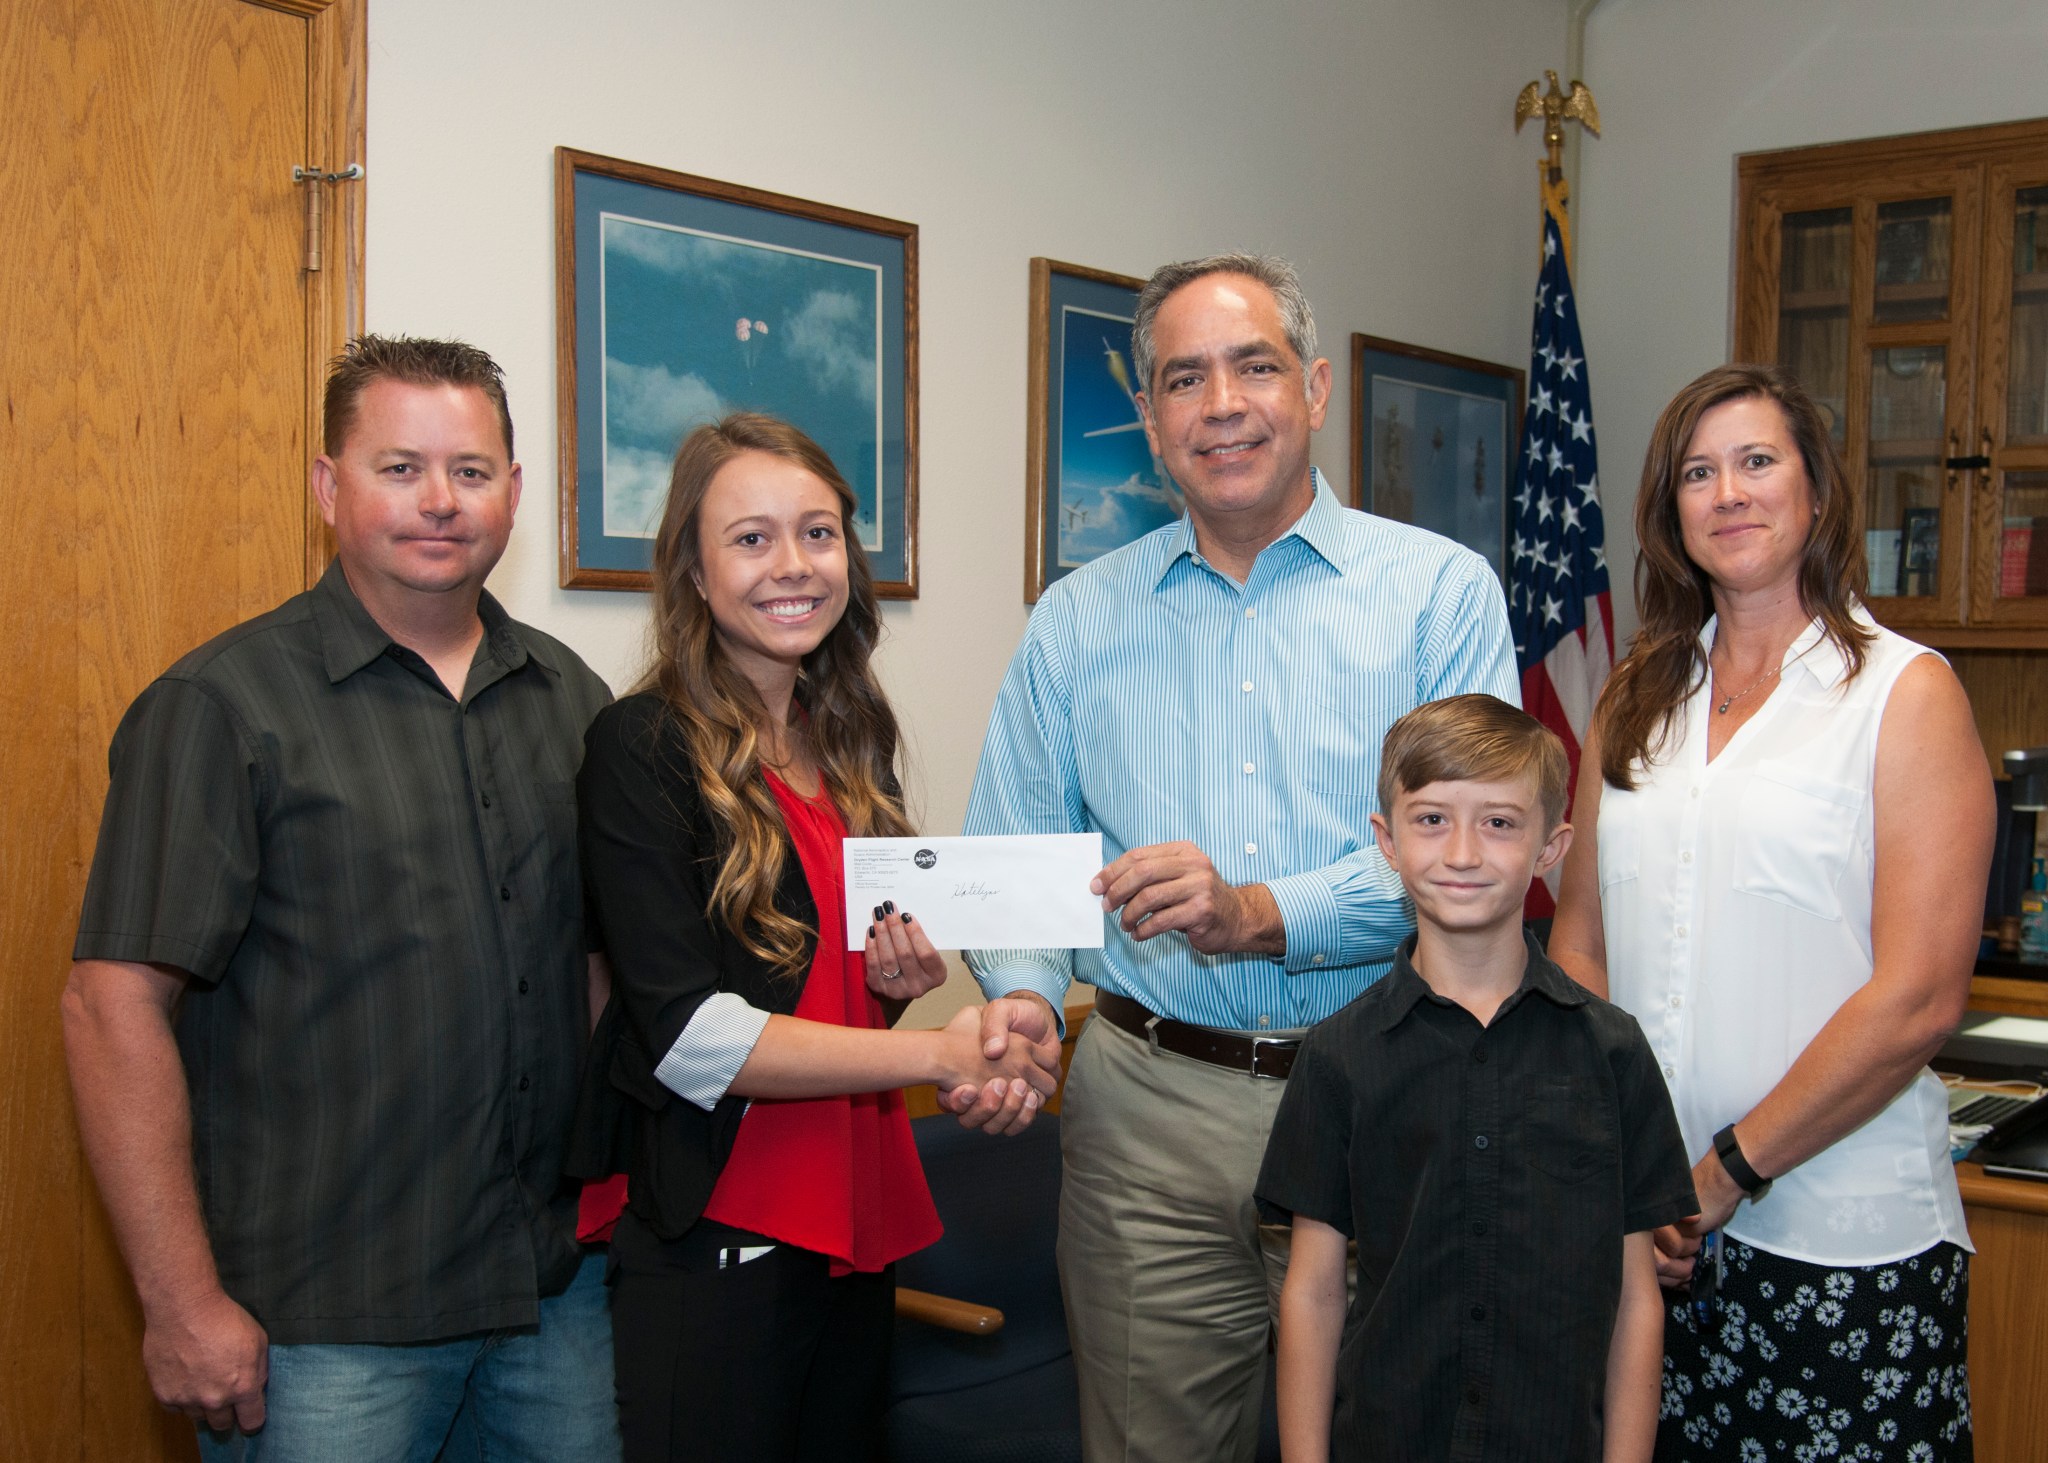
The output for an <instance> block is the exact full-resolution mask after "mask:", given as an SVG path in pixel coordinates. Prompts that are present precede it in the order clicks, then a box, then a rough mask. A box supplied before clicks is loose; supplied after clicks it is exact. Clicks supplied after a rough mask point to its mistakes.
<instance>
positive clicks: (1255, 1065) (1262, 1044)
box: [1252, 1036, 1297, 1082]
mask: <svg viewBox="0 0 2048 1463" xmlns="http://www.w3.org/2000/svg"><path fill="white" fill-rule="evenodd" d="M1296 1045H1297V1043H1296V1042H1294V1041H1292V1040H1290V1039H1288V1038H1287V1037H1282V1036H1255V1037H1253V1038H1252V1075H1253V1076H1254V1077H1262V1078H1264V1079H1265V1080H1266V1081H1268V1082H1278V1081H1279V1080H1280V1074H1279V1073H1278V1072H1261V1071H1260V1070H1259V1054H1260V1053H1261V1052H1263V1051H1264V1050H1265V1049H1266V1048H1267V1047H1269V1046H1270V1047H1286V1048H1288V1049H1290V1050H1292V1049H1293V1048H1294V1047H1295V1046H1296Z"/></svg>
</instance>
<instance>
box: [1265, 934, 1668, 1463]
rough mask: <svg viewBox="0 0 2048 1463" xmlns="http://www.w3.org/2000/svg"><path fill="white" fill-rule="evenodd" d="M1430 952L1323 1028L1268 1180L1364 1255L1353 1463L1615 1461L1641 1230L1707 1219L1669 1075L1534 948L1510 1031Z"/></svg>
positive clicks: (1636, 1037)
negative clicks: (1617, 1377)
mask: <svg viewBox="0 0 2048 1463" xmlns="http://www.w3.org/2000/svg"><path fill="white" fill-rule="evenodd" d="M1413 951H1414V940H1413V938H1412V937H1411V938H1410V940H1409V941H1408V943H1407V944H1406V945H1404V946H1403V947H1402V949H1401V953H1400V955H1399V957H1398V958H1397V959H1396V960H1395V962H1394V968H1393V970H1392V972H1391V973H1389V974H1388V976H1387V977H1386V978H1385V979H1384V980H1382V981H1380V982H1378V983H1377V984H1375V985H1374V986H1372V987H1371V988H1370V989H1368V990H1367V991H1366V992H1365V994H1363V995H1362V996H1360V997H1359V998H1358V999H1357V1000H1355V1001H1353V1002H1352V1003H1351V1004H1350V1005H1349V1006H1347V1007H1345V1008H1344V1009H1343V1010H1342V1011H1340V1012H1338V1013H1337V1014H1336V1015H1335V1016H1332V1017H1331V1018H1330V1019H1329V1020H1327V1021H1325V1022H1323V1023H1322V1024H1321V1025H1319V1026H1317V1027H1316V1028H1315V1030H1314V1031H1312V1032H1311V1033H1310V1034H1309V1037H1308V1039H1307V1041H1306V1042H1305V1043H1304V1044H1303V1047H1302V1050H1301V1054H1300V1056H1299V1057H1298V1058H1297V1060H1296V1062H1295V1066H1294V1075H1293V1078H1292V1080H1291V1081H1290V1082H1289V1083H1288V1086H1287V1094H1286V1096H1285V1097H1284V1098H1283V1099H1282V1100H1281V1104H1280V1111H1279V1113H1278V1115H1277V1117H1276V1119H1275V1121H1274V1125H1273V1134H1272V1139H1271V1141H1270V1143H1269V1144H1268V1146H1267V1149H1266V1159H1265V1165H1264V1167H1263V1169H1262V1170H1261V1172H1260V1174H1259V1182H1258V1189H1257V1192H1258V1198H1259V1207H1260V1209H1261V1211H1262V1214H1263V1217H1265V1218H1266V1219H1267V1220H1269V1221H1275V1222H1283V1223H1284V1222H1286V1221H1287V1220H1288V1219H1289V1218H1290V1217H1291V1216H1293V1215H1301V1216H1303V1217H1305V1218H1309V1219H1315V1220H1320V1221H1321V1222H1322V1223H1324V1224H1327V1225H1329V1226H1331V1227H1332V1228H1334V1229H1337V1230H1339V1231H1341V1232H1342V1233H1344V1234H1345V1235H1348V1236H1350V1237H1351V1238H1353V1239H1355V1240H1357V1242H1358V1296H1357V1299H1356V1301H1355V1302H1354V1303H1353V1304H1352V1307H1351V1310H1350V1313H1349V1314H1348V1315H1347V1316H1346V1317H1345V1322H1344V1334H1343V1341H1342V1343H1341V1345H1340V1348H1339V1351H1338V1357H1337V1404H1336V1415H1335V1418H1334V1420H1333V1425H1332V1433H1331V1453H1332V1456H1334V1457H1339V1458H1346V1459H1387V1460H1393V1459H1402V1460H1408V1459H1416V1460H1421V1459H1429V1460H1437V1459H1443V1460H1466V1459H1470V1460H1481V1459H1484V1460H1487V1463H1506V1460H1510V1459H1530V1460H1542V1463H1557V1460H1560V1459H1594V1458H1598V1457H1599V1456H1600V1436H1601V1433H1600V1418H1601V1397H1602V1392H1603V1390H1604V1387H1605V1382H1606V1369H1607V1349H1608V1342H1609V1339H1610V1337H1611V1336H1612V1334H1613V1330H1614V1318H1615V1313H1616V1310H1617V1308H1618V1306H1619V1304H1620V1300H1621V1251H1622V1236H1623V1235H1625V1234H1631V1233H1634V1232H1636V1231H1639V1230H1647V1229H1654V1228H1656V1227H1657V1226H1658V1225H1663V1224H1670V1223H1673V1222H1675V1221H1677V1220H1679V1219H1682V1218H1684V1217H1685V1216H1687V1215H1689V1214H1692V1213H1694V1212H1696V1210H1697V1209H1698V1204H1697V1202H1696V1200H1695V1199H1694V1197H1693V1189H1692V1165H1691V1164H1690V1162H1689V1161H1688V1160H1687V1158H1686V1154H1685V1148H1684V1144H1683V1141H1682V1140H1681V1139H1680V1137H1679V1133H1678V1123H1677V1120H1676V1119H1675V1118H1674V1117H1673V1116H1672V1111H1671V1101H1670V1098H1669V1096H1668V1094H1667V1093H1666V1091H1665V1087H1664V1080H1663V1078H1662V1076H1661V1075H1660V1074H1659V1073H1658V1071H1657V1067H1656V1063H1655V1061H1654V1059H1653V1058H1652V1056H1651V1054H1650V1049H1649V1045H1648V1043H1646V1042H1645V1041H1644V1039H1643V1035H1642V1032H1641V1031H1640V1030H1639V1029H1638V1028H1637V1026H1636V1023H1635V1020H1634V1019H1633V1018H1632V1017H1630V1016H1629V1015H1628V1014H1627V1013H1626V1012H1624V1011H1622V1010H1620V1009H1619V1008H1618V1007H1615V1006H1611V1005H1609V1004H1608V1003H1607V1002H1605V1001H1602V1000H1599V999H1598V998H1596V997H1595V996H1593V995H1592V994H1591V993H1589V992H1588V991H1586V990H1585V989H1584V988H1583V987H1581V986H1579V985H1578V984H1576V983H1575V982H1573V981H1572V980H1571V979H1570V978H1569V977H1568V976H1566V975H1565V974H1564V972H1563V971H1561V970H1559V969H1558V968H1557V966H1555V965H1554V964H1552V963H1551V962H1550V961H1549V960H1548V959H1546V958H1545V957H1544V955H1543V953H1542V952H1541V950H1539V949H1538V948H1537V946H1536V944H1535V943H1534V941H1531V942H1530V944H1529V947H1528V957H1527V964H1526V966H1525V968H1524V971H1523V975H1522V982H1521V985H1520V987H1519V988H1518V989H1517V990H1516V991H1515V992H1514V994H1513V995H1511V996H1509V997H1508V999H1507V1000H1506V1001H1505V1002H1503V1003H1502V1005H1501V1007H1500V1010H1499V1011H1498V1012H1496V1013H1495V1015H1494V1018H1493V1021H1492V1023H1491V1024H1489V1025H1487V1026H1481V1025H1480V1024H1479V1022H1478V1020H1477V1019H1476V1018H1475V1017H1474V1016H1473V1015H1472V1014H1471V1013H1470V1012H1469V1011H1467V1010H1465V1009H1464V1008H1463V1007H1462V1006H1459V1005H1457V1004H1456V1003H1455V1002H1452V1001H1449V1000H1446V999H1445V998H1444V997H1442V996H1439V995H1437V994H1436V993H1435V992H1434V991H1432V990H1431V989H1430V988H1429V987H1428V986H1427V985H1426V984H1424V982H1423V980H1422V978H1421V977H1420V976H1419V975H1417V974H1416V973H1415V968H1414V966H1413V965H1412V964H1411V963H1410V959H1411V956H1412V954H1413Z"/></svg>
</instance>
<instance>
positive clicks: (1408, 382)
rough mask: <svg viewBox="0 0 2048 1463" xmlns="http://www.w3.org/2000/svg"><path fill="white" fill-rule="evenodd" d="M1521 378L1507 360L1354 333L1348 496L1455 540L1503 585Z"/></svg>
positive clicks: (1374, 510) (1375, 510)
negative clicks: (1480, 559) (1476, 357)
mask: <svg viewBox="0 0 2048 1463" xmlns="http://www.w3.org/2000/svg"><path fill="white" fill-rule="evenodd" d="M1522 381H1523V375H1522V372H1521V371H1519V370H1517V369H1516V368H1515V367H1513V366H1497V365H1495V364H1494V363H1493V362H1491V361H1479V360H1474V359H1473V358H1472V357H1470V356H1455V355H1452V354H1451V353H1450V352H1449V351H1439V350H1430V349H1428V348H1427V347H1424V346H1418V345H1403V344H1401V343H1400V342H1399V341H1393V340H1382V339H1380V338H1379V337H1377V336H1372V335H1353V336H1352V337H1351V494H1352V502H1353V504H1355V505H1356V506H1357V507H1360V508H1363V509H1364V510H1365V511H1366V512H1368V513H1376V514H1378V515H1379V516H1380V517H1382V518H1394V519H1398V520H1400V521H1401V522H1402V523H1413V524H1416V525H1417V526H1419V527H1422V528H1426V529H1429V530H1430V531H1431V532H1433V533H1440V534H1442V535H1443V536H1444V537H1445V538H1448V539H1455V540H1457V541H1458V542H1459V543H1461V544H1463V545H1465V546H1466V547H1467V548H1469V549H1472V550H1474V551H1476V552H1477V553H1478V554H1480V555H1481V556H1482V557H1483V558H1485V560H1486V561H1487V562H1488V563H1490V564H1492V565H1493V571H1494V573H1496V574H1498V575H1500V576H1501V582H1502V583H1503V584H1505V583H1506V582H1507V570H1508V539H1509V535H1508V500H1509V495H1510V494H1511V493H1512V492H1513V491H1514V466H1515V464H1514V455H1515V451H1516V444H1517V443H1518V442H1520V441H1521V436H1522Z"/></svg>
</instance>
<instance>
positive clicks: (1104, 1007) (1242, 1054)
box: [1095, 990, 1301, 1078]
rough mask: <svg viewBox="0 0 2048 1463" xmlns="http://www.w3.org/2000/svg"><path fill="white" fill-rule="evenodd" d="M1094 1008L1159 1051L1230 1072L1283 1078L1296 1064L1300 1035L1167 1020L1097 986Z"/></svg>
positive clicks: (1120, 1029) (1113, 1023)
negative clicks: (1248, 1031) (1251, 1032)
mask: <svg viewBox="0 0 2048 1463" xmlns="http://www.w3.org/2000/svg"><path fill="white" fill-rule="evenodd" d="M1095 1010H1096V1013H1097V1014H1098V1015H1100V1016H1101V1017H1102V1019H1103V1020H1105V1021H1107V1022H1108V1023H1109V1024H1110V1025H1111V1026H1114V1027H1116V1028H1117V1029H1118V1030H1119V1031H1128V1032H1130V1034H1131V1035H1133V1036H1135V1037H1137V1038H1138V1039H1139V1040H1140V1041H1143V1042H1147V1043H1149V1044H1150V1045H1152V1046H1154V1047H1156V1048H1158V1049H1159V1050H1160V1051H1167V1052H1172V1053H1173V1054H1174V1055H1175V1056H1181V1057H1193V1058H1194V1059H1195V1060H1196V1061H1198V1062H1207V1063H1209V1065H1211V1066H1212V1067H1228V1068H1229V1069H1230V1070H1231V1071H1233V1072H1249V1073H1250V1074H1251V1075H1252V1076H1254V1077H1273V1078H1285V1077H1286V1076H1287V1074H1288V1073H1289V1072H1292V1071H1293V1070H1294V1054H1295V1053H1296V1052H1298V1051H1300V1050H1301V1039H1300V1038H1299V1037H1294V1036H1244V1035H1242V1034H1240V1033H1238V1032H1235V1031H1218V1030H1217V1029H1216V1028H1215V1027H1213V1026H1194V1025H1190V1024H1189V1023H1188V1022H1185V1021H1169V1020H1167V1019H1166V1018H1165V1017H1164V1016H1155V1015H1154V1014H1153V1013H1152V1012H1150V1011H1148V1010H1146V1009H1145V1008H1144V1007H1143V1006H1141V1005H1139V1004H1138V1003H1137V1002H1136V1001H1134V1000H1132V999H1130V997H1128V996H1120V995H1118V994H1116V993H1115V992H1114V991H1105V990H1097V991H1096V992H1095Z"/></svg>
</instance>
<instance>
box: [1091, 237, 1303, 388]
mask: <svg viewBox="0 0 2048 1463" xmlns="http://www.w3.org/2000/svg"><path fill="white" fill-rule="evenodd" d="M1205 274H1242V275H1244V276H1245V277H1246V278H1248V279H1255V280H1257V281H1258V282H1259V283H1260V284H1262V285H1264V286H1265V287H1266V288H1267V289H1269V290H1271V291H1272V292H1273V299H1274V302H1275V303H1276V304H1278V305H1279V306H1280V328H1281V330H1282V331H1284V332H1285V333H1286V336H1287V344H1288V346H1289V348H1290V349H1292V350H1293V352H1294V354H1295V355H1296V356H1298V357H1300V359H1301V364H1302V366H1303V368H1304V371H1303V390H1306V389H1307V384H1306V383H1307V372H1306V367H1307V366H1308V363H1309V362H1310V361H1313V360H1314V359H1315V358H1316V317H1315V313H1314V312H1313V311H1311V310H1310V309H1309V307H1308V296H1307V295H1305V294H1303V293H1302V292H1301V276H1300V275H1298V274H1296V273H1295V272H1294V266H1293V265H1292V264H1289V263H1288V262H1287V261H1286V260H1285V259H1276V258H1275V257H1273V256H1272V255H1270V254H1211V255H1210V256H1209V257H1208V258H1206V259H1188V260H1184V261H1182V262H1181V263H1179V264H1162V265H1160V266H1159V268H1157V269H1155V270H1153V271H1152V277H1151V278H1150V279H1148V280H1146V281H1145V287H1144V288H1143V289H1142V290H1139V291H1138V315H1137V319H1136V320H1134V321H1133V322H1132V324H1131V364H1132V365H1133V366H1135V367H1136V368H1137V372H1138V389H1139V390H1140V391H1143V392H1145V393H1147V394H1148V395H1149V394H1150V392H1151V390H1152V368H1153V366H1155V365H1156V364H1158V362H1157V361H1156V359H1155V355H1156V347H1155V345H1154V343H1153V339H1152V326H1153V322H1154V321H1156V320H1157V319H1158V318H1159V307H1160V306H1161V305H1163V304H1165V303H1166V297H1167V296H1168V295H1171V294H1172V293H1173V292H1174V291H1175V290H1177V289H1179V288H1180V287H1181V286H1182V285H1184V284H1192V283H1193V282H1194V281H1196V280H1198V279H1200V278H1201V277H1202V276H1203V275H1205Z"/></svg>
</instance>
